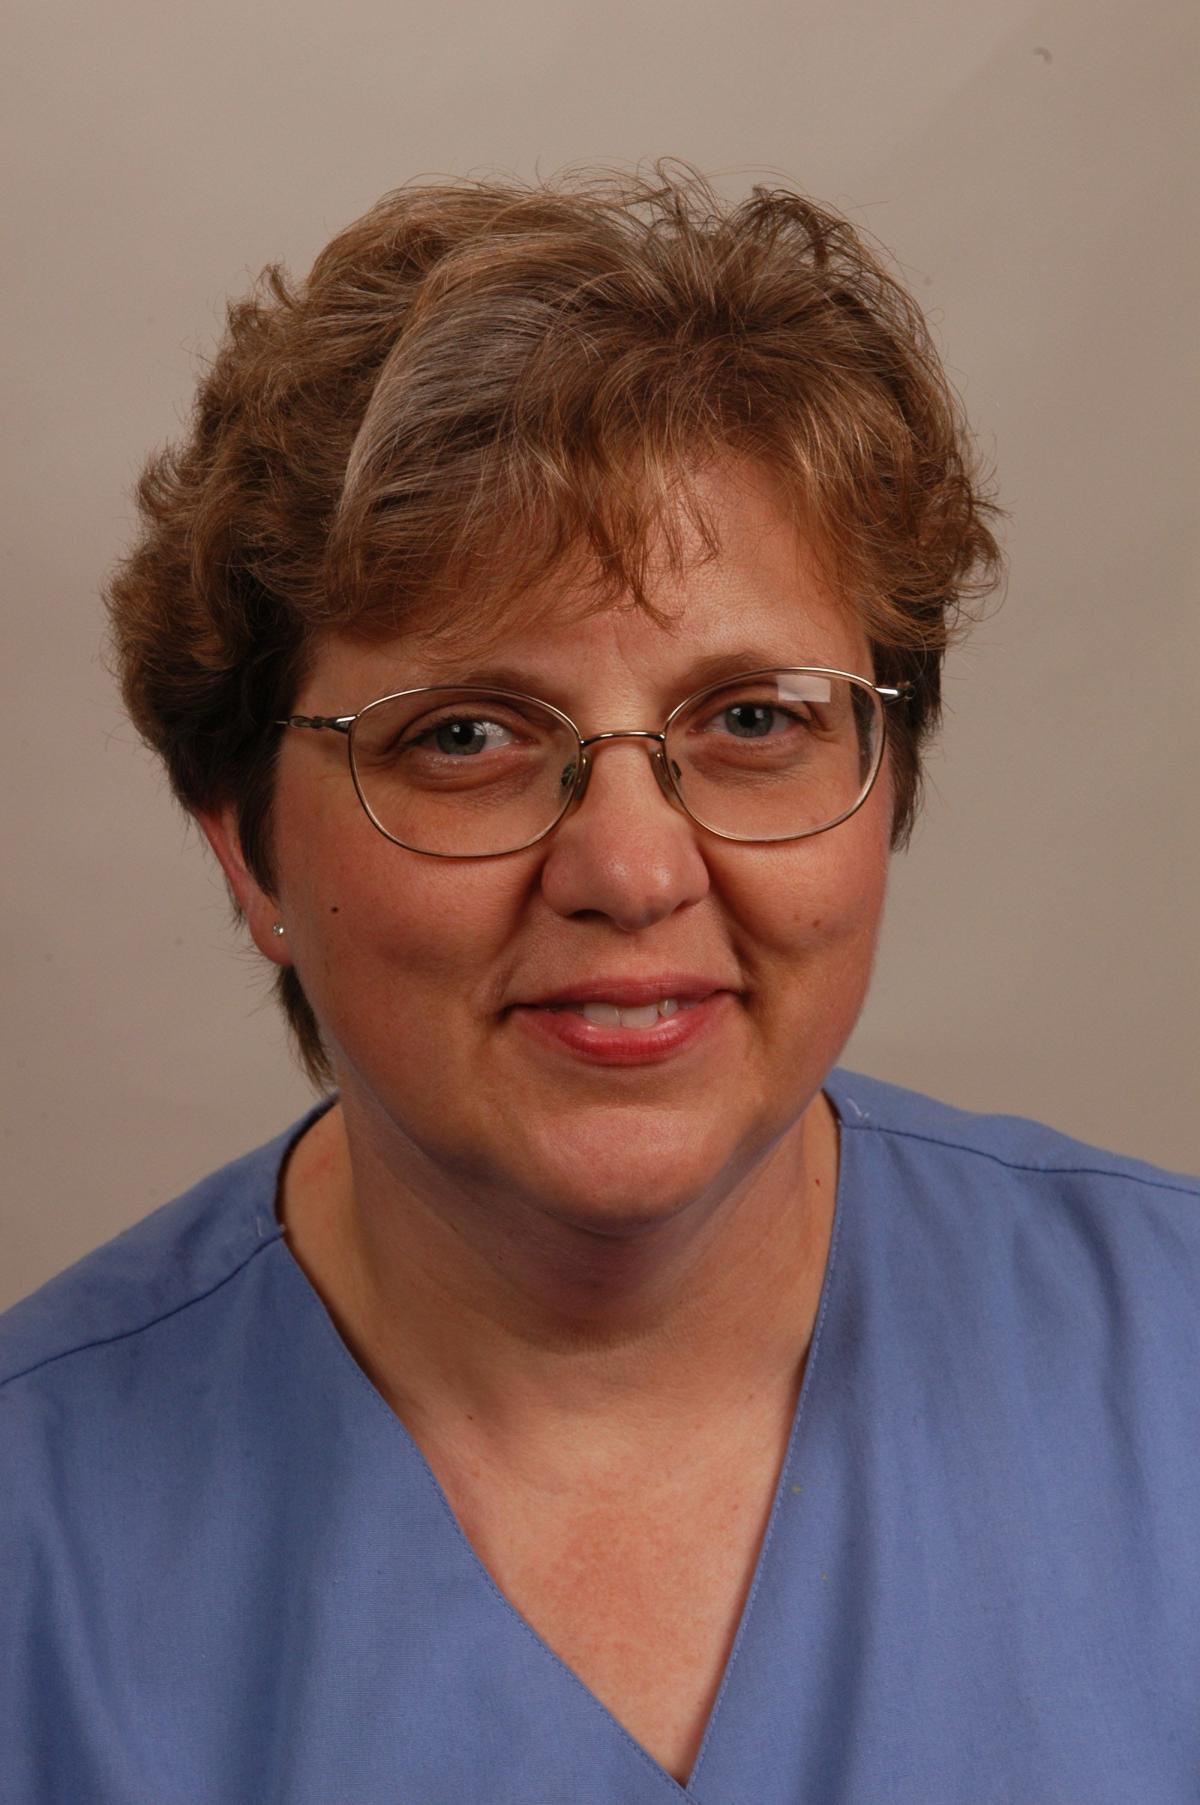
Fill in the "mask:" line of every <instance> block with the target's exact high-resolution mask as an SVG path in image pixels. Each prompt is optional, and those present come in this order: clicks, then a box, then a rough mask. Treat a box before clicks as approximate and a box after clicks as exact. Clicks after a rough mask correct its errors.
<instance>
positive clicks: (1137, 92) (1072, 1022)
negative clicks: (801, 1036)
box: [0, 0, 1200, 1304]
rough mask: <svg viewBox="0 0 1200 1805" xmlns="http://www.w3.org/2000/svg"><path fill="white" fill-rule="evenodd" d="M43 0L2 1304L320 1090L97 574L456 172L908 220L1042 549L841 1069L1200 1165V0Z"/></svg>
mask: <svg viewBox="0 0 1200 1805" xmlns="http://www.w3.org/2000/svg"><path fill="white" fill-rule="evenodd" d="M9 13H10V20H11V22H12V24H13V26H14V27H15V30H13V31H10V34H9V42H8V53H7V57H6V66H7V70H8V74H7V77H6V78H5V79H6V84H7V88H8V93H7V98H6V103H5V106H4V109H3V114H4V125H3V128H2V129H3V131H4V133H5V135H6V137H7V140H8V159H9V162H8V166H9V171H10V180H9V185H8V199H7V203H6V206H5V209H4V215H5V226H6V230H7V233H8V246H7V254H6V257H5V262H4V268H5V276H4V282H3V285H2V286H0V315H2V318H3V344H4V351H5V361H6V364H7V374H8V384H9V396H8V403H7V408H6V416H5V417H6V432H5V439H4V460H5V470H4V496H5V503H6V507H7V513H8V552H7V557H6V574H7V596H6V604H5V611H4V619H5V627H6V631H7V635H8V644H7V651H6V657H5V669H6V672H7V678H8V681H7V683H6V684H5V686H4V696H3V707H4V725H5V734H4V745H5V749H6V756H5V759H4V794H5V808H6V817H7V818H6V821H5V828H4V862H3V863H4V882H5V884H6V887H7V889H8V892H9V896H8V905H7V906H8V912H7V916H6V921H7V931H6V934H5V962H6V966H7V974H6V976H7V1002H6V1005H5V1013H4V1022H5V1027H6V1030H7V1051H8V1059H9V1064H8V1077H7V1085H6V1091H7V1102H8V1110H7V1121H6V1125H5V1167H6V1174H7V1180H8V1182H7V1186H6V1194H5V1197H4V1201H3V1210H4V1217H3V1221H2V1223H0V1236H2V1252H0V1304H2V1303H4V1302H7V1301H11V1300H12V1299H14V1298H16V1297H18V1296H20V1295H21V1294H22V1293H23V1292H25V1291H27V1290H29V1289H31V1288H32V1287H33V1286H34V1285H35V1284H37V1283H39V1282H40V1281H41V1280H43V1279H44V1278H46V1277H47V1276H49V1274H50V1273H52V1272H53V1271H55V1270H57V1269H58V1268H59V1267H61V1266H63V1265H65V1264H66V1263H67V1262H69V1261H70V1260H72V1259H74V1258H76V1257H77V1256H78V1255H80V1254H82V1253H84V1252H85V1251H86V1250H87V1249H88V1248H90V1247H92V1246H94V1245H96V1244H97V1243H99V1242H100V1241H102V1240H105V1239H107V1238H108V1237H109V1236H110V1235H112V1234H113V1233H115V1232H116V1231H117V1230H118V1229H120V1228H122V1227H123V1226H124V1225H125V1224H127V1223H129V1222H132V1221H133V1220H134V1219H135V1218H137V1217H139V1216H141V1215H144V1214H145V1213H146V1212H147V1211H148V1210H149V1209H151V1208H152V1207H154V1206H155V1205H156V1204H158V1203H161V1202H163V1201H165V1200H166V1199H168V1198H170V1197H172V1196H173V1195H175V1194H176V1193H177V1192H178V1191H180V1190H182V1189H183V1188H184V1187H185V1186H186V1185H188V1184H189V1183H191V1182H192V1181H193V1180H195V1179H196V1178H198V1177H200V1176H201V1175H202V1174H203V1173H205V1172H207V1171H209V1170H211V1169H212V1168H213V1167H215V1166H217V1165H220V1164H222V1163H224V1162H225V1161H226V1160H227V1159H230V1158H232V1157H233V1156H234V1155H236V1154H238V1153H241V1152H243V1151H244V1150H246V1149H247V1148H249V1147H251V1146H253V1145H256V1144H258V1143H259V1142H261V1141H263V1140H265V1139H266V1138H267V1137H268V1136H270V1135H273V1134H275V1133H276V1132H277V1131H279V1130H280V1129H282V1128H283V1127H285V1126H286V1125H287V1123H288V1122H289V1121H291V1120H292V1119H293V1118H294V1117H295V1116H297V1115H298V1114H299V1113H300V1112H301V1111H302V1110H303V1109H304V1108H305V1107H306V1105H307V1103H308V1102H309V1100H310V1096H311V1093H310V1091H309V1089H308V1087H307V1084H306V1082H305V1081H304V1079H303V1078H302V1077H301V1076H300V1074H299V1072H298V1070H297V1068H296V1067H295V1066H294V1065H293V1064H292V1062H291V1060H290V1058H289V1054H288V1051H287V1048H286V1045H285V1038H284V1033H283V1029H282V1025H281V1022H280V1020H279V1019H278V1018H277V1017H276V1014H275V1012H274V1009H273V1007H271V1005H270V1004H269V1003H268V1002H266V1001H264V999H265V998H266V996H267V990H268V986H267V979H266V976H265V973H263V974H262V975H260V964H259V961H258V960H257V957H256V956H255V955H254V954H253V953H252V952H249V951H246V950H244V949H242V950H240V949H239V943H238V941H237V939H236V937H235V935H234V934H233V932H232V931H231V929H230V926H229V922H228V910H227V905H226V900H225V894H224V890H223V886H222V882H221V880H220V878H219V875H218V872H217V870H216V867H215V865H214V863H213V862H212V860H211V858H210V856H209V855H208V853H207V851H206V850H204V849H202V844H201V841H200V837H199V834H198V832H197V831H196V830H195V829H193V828H190V827H189V826H187V825H186V824H185V822H184V821H183V819H182V817H181V816H180V815H179V813H178V812H177V811H176V809H175V807H174V805H173V803H172V802H171V800H170V797H169V795H168V793H167V790H166V786H165V783H164V781H163V779H162V777H161V776H160V774H159V771H158V769H157V768H156V766H155V764H154V763H153V761H152V760H151V758H150V757H149V755H148V754H147V753H146V752H145V751H144V750H143V749H142V748H141V746H140V745H139V743H138V741H137V739H136V737H135V735H134V733H133V730H132V729H131V728H130V727H129V725H128V724H127V723H126V722H125V721H124V719H123V717H122V714H121V711H120V707H119V704H118V701H117V697H116V692H115V686H114V684H113V681H112V679H111V677H110V676H109V674H108V672H107V671H106V669H105V665H104V662H103V657H104V654H103V646H102V640H103V618H102V612H101V606H100V601H99V591H100V585H101V583H102V581H103V579H104V576H105V574H106V572H107V570H108V569H109V567H110V566H111V564H112V562H113V560H114V559H115V558H116V557H117V556H118V555H119V554H120V553H121V551H122V550H123V549H124V548H125V547H126V545H127V544H128V542H129V537H130V533H131V529H132V525H133V508H132V504H131V501H130V492H131V489H132V485H133V483H134V481H135V479H136V475H137V472H138V469H139V466H140V464H141V461H142V459H143V457H144V455H145V454H146V453H147V451H148V450H149V449H151V448H152V447H154V446H157V445H159V444H161V443H162V442H163V441H165V440H167V439H169V438H172V437H174V436H176V435H177V434H178V432H179V431H180V429H181V426H182V423H183V421H184V419H185V417H186V412H187V408H188V404H189V398H190V395H191V392H192V389H193V385H194V382H195V379H196V375H197V373H198V370H199V367H200V360H201V359H202V358H203V356H204V355H205V354H206V353H207V352H208V351H210V350H211V347H212V345H213V343H214V340H215V338H216V336H217V335H218V332H219V330H220V326H221V321H222V314H223V304H224V298H225V297H226V295H228V294H230V293H236V292H239V291H242V290H244V289H245V287H246V286H247V284H248V282H249V280H250V278H251V277H252V275H253V274H255V273H256V272H257V271H258V269H259V268H260V267H261V266H262V265H263V264H264V263H265V262H267V261H268V260H272V259H276V258H282V259H283V260H284V261H285V262H287V263H288V264H289V265H290V266H291V268H292V269H293V270H295V271H298V272H299V271H304V270H306V269H307V267H308V265H309V263H310V262H311V259H312V257H313V256H314V254H315V253H316V251H317V250H318V249H319V248H320V247H321V245H322V244H323V243H325V241H326V240H327V239H328V238H329V237H330V236H331V235H332V234H333V233H334V232H335V231H336V230H338V229H339V228H341V227H342V226H344V225H346V224H347V223H349V221H350V220H352V219H353V218H355V217H356V215H358V214H359V213H361V212H363V211H364V210H365V209H366V208H367V207H368V206H369V205H370V204H371V203H372V202H373V201H374V200H376V199H377V197H378V196H379V195H380V194H382V193H383V192H384V191H385V190H387V189H389V188H392V187H396V186H398V185H399V184H401V183H402V182H404V181H407V180H409V179H411V178H413V177H416V176H420V175H429V174H438V173H442V174H449V175H489V174H499V175H503V174H506V173H511V174H515V175H516V176H519V177H523V178H528V177H531V176H535V175H537V174H543V175H546V174H552V173H554V172H556V171H558V170H559V169H561V168H562V167H563V166H565V165H569V164H578V163H582V162H587V163H591V162H601V163H609V164H617V165H620V166H622V167H625V168H628V167H630V166H631V165H635V164H637V163H638V162H642V161H645V160H647V159H652V158H655V157H660V156H679V157H683V158H686V159H688V160H689V161H691V162H693V163H695V164H697V165H698V166H699V167H700V168H701V169H703V170H705V171H706V172H708V173H710V174H711V175H713V176H714V177H715V178H716V180H717V183H718V186H719V187H720V188H721V189H722V191H723V192H725V193H727V194H729V195H731V196H738V195H741V194H743V193H745V192H746V190H747V189H748V187H749V186H750V184H751V183H752V182H753V181H755V180H766V181H768V182H771V181H778V182H786V183H789V184H792V185H795V186H797V187H799V188H802V189H804V190H807V191H808V192H810V193H811V194H813V195H814V196H815V197H816V198H818V199H820V200H824V201H827V202H830V203H832V204H833V205H834V206H837V207H839V208H841V209H842V210H843V211H845V212H847V213H848V214H849V215H850V217H851V218H852V219H853V220H854V221H855V222H856V223H857V224H858V225H860V226H862V227H864V228H866V229H867V230H868V231H869V232H870V233H871V234H872V235H873V236H874V237H875V238H876V239H877V240H879V241H881V242H882V244H883V245H884V246H886V247H887V248H888V249H889V250H890V251H891V252H892V253H893V254H894V256H895V259H896V261H897V263H898V265H899V268H900V271H901V273H902V274H903V276H904V277H905V278H906V280H907V282H908V283H909V285H910V286H911V288H912V289H913V291H914V292H915V294H916V295H917V297H918V299H919V300H920V302H921V303H922V305H923V306H924V307H925V309H926V311H927V313H928V315H929V317H930V319H931V322H932V324H933V328H934V332H935V335H936V338H937V340H938V343H939V346H940V348H941V351H942V354H943V356H944V358H945V360H946V363H947V365H948V368H949V371H950V374H951V378H952V380H953V381H954V383H955V384H956V386H957V387H958V389H959V390H960V392H961V393H962V395H963V396H964V398H965V401H966V405H967V409H968V412H969V415H970V417H971V420H972V422H973V425H974V428H975V430H976V432H977V434H978V437H979V440H980V443H981V447H982V450H983V453H984V456H985V458H986V459H987V460H988V461H989V462H990V463H992V464H994V466H995V468H996V472H997V475H998V479H999V493H1000V498H1001V500H1002V501H1003V502H1004V504H1005V505H1006V507H1007V508H1008V509H1009V511H1010V516H1011V518H1010V520H1009V523H1008V525H1007V528H1006V533H1005V537H1006V541H1007V547H1008V553H1009V559H1010V575H1009V581H1008V588H1007V595H1006V598H1005V600H1004V601H1003V603H1002V605H999V606H993V608H992V610H991V611H990V613H989V615H988V617H987V618H986V620H985V622H984V624H983V625H982V626H980V627H979V628H977V630H976V631H975V633H974V635H973V636H972V637H971V638H970V639H969V640H968V641H967V643H966V645H965V646H964V647H963V648H962V649H961V650H959V651H957V652H956V653H955V654H954V655H953V656H952V659H951V662H950V665H949V670H948V675H947V704H948V706H947V719H946V725H945V731H944V735H943V738H942V741H941V744H940V746H939V748H938V749H937V750H936V751H935V752H934V753H933V755H932V757H931V760H930V765H929V783H928V794H927V801H926V807H925V812H924V817H923V820H922V822H921V824H920V826H919V828H918V831H917V834H916V837H915V840H914V843H913V846H912V848H911V850H910V851H909V852H907V853H906V854H904V855H903V856H901V857H900V858H898V859H897V860H896V862H895V867H894V876H893V890H892V896H891V902H890V913H889V918H888V924H887V929H886V934H885V939H884V944H883V948H882V952H881V956H880V960H879V966H878V971H877V975H876V980H875V985H874V990H873V994H872V996H871V999H870V1002H869V1004H868V1007H867V1011H866V1014H865V1016H864V1018H863V1020H862V1023H861V1025H860V1027H859V1028H858V1030H857V1032H856V1033H855V1035H854V1038H853V1041H852V1043H851V1045H850V1047H849V1048H848V1050H847V1052H846V1055H845V1057H844V1061H843V1063H846V1064H849V1065H852V1066H857V1067H859V1068H860V1069H862V1070H864V1071H867V1072H871V1073H874V1074H876V1075H878V1076H880V1077H883V1078H888V1079H892V1080H895V1081H897V1082H900V1083H902V1084H907V1085H910V1086H912V1087H914V1088H917V1089H922V1090H927V1091H930V1092H933V1093H934V1094H936V1095H937V1096H940V1097H942V1098H945V1099H947V1100H948V1101H950V1102H953V1103H957V1104H960V1105H963V1106H965V1107H968V1108H975V1109H989V1110H1002V1111H1008V1112H1013V1113H1018V1114H1024V1115H1031V1116H1035V1117H1038V1118H1041V1119H1043V1120H1045V1121H1048V1122H1050V1123H1051V1124H1053V1125H1054V1126H1056V1127H1058V1128H1061V1129H1064V1130H1066V1131H1067V1132H1068V1133H1071V1134H1075V1135H1078V1136H1080V1137H1082V1138H1083V1139H1085V1140H1091V1141H1095V1142H1099V1143H1100V1144H1101V1145H1103V1146H1106V1147H1111V1148H1116V1149H1118V1150H1121V1151H1125V1152H1129V1153H1134V1154H1140V1155H1142V1156H1143V1157H1145V1158H1148V1159H1152V1160H1155V1161H1157V1162H1159V1163H1162V1164H1165V1165H1174V1166H1179V1167H1184V1168H1194V1167H1196V1166H1198V1165H1200V1108H1198V1107H1197V1102H1198V1098H1197V1090H1198V1088H1200V1087H1198V1085H1197V1077H1198V1067H1200V1060H1198V1058H1197V1051H1198V1043H1197V1032H1198V1031H1197V1021H1198V1019H1200V1011H1198V1009H1197V1002H1198V1000H1200V999H1198V997H1197V964H1196V960H1197V954H1196V948H1195V939H1196V922H1197V906H1196V899H1197V894H1198V892H1200V885H1198V883H1197V877H1198V871H1197V854H1196V845H1197V839H1198V837H1200V836H1198V834H1197V825H1198V823H1197V810H1196V800H1195V799H1196V791H1197V782H1196V778H1197V763H1196V761H1197V751H1196V748H1197V740H1198V732H1197V723H1198V720H1200V709H1198V706H1197V700H1196V698H1197V693H1198V689H1200V636H1198V634H1197V628H1196V618H1197V616H1196V595H1195V580H1194V579H1195V569H1196V525H1195V523H1196V518H1197V510H1196V505H1195V500H1194V495H1195V487H1196V474H1197V468H1196V420H1197V418H1198V417H1200V409H1198V407H1197V402H1198V400H1200V396H1198V395H1197V385H1196V380H1195V377H1196V365H1195V357H1194V298H1195V287H1194V275H1195V261H1194V256H1195V254H1194V252H1193V251H1192V250H1191V249H1190V246H1191V245H1192V244H1193V243H1194V240H1195V230H1194V227H1195V220H1194V214H1193V208H1192V184H1191V171H1192V169H1193V167H1194V164H1195V153H1196V150H1197V148H1198V147H1197V145H1196V142H1195V135H1194V127H1193V124H1192V122H1191V115H1192V103H1193V99H1194V87H1195V72H1196V59H1195V41H1194V35H1193V30H1194V9H1193V6H1192V4H1191V0H1156V4H1154V5H1153V6H1152V7H1132V6H1128V5H1123V6H1117V5H1115V4H1105V3H1101V4H1098V3H1097V0H1052V3H1050V4H1046V5H1040V6H1026V5H1020V4H1018V5H1013V4H1012V0H905V4H903V5H901V4H899V3H898V0H836V3H835V0H807V3H805V0H800V3H799V4H798V3H797V0H741V3H740V4H738V5H736V6H734V5H732V4H726V5H716V6H714V5H707V6H706V5H703V4H701V5H697V4H695V0H689V3H687V4H685V3H684V0H638V3H637V4H633V0H607V3H604V4H594V3H593V4H587V5H585V4H581V0H508V3H507V4H504V5H501V4H499V3H498V0H490V3H488V4H481V3H480V0H462V3H460V4H450V5H437V6H435V5H433V4H432V3H431V0H416V3H415V4H411V5H406V6H396V5H395V4H392V3H391V0H349V4H348V5H346V6H344V7H340V8H335V7H331V6H329V5H327V4H325V3H324V0H321V3H320V4H318V0H300V3H299V4H295V5H290V6H289V5H286V4H284V3H283V0H258V3H257V4H256V5H254V6H252V7H246V6H244V5H241V4H238V5H234V4H233V3H232V0H209V4H208V5H206V6H204V7H182V6H178V7H165V8H164V7H163V6H161V5H160V4H158V3H157V0H113V3H110V4H108V5H105V6H102V7H100V6H86V5H84V4H82V0H15V4H14V5H12V6H10V9H9ZM1189 301H1190V302H1191V305H1189Z"/></svg>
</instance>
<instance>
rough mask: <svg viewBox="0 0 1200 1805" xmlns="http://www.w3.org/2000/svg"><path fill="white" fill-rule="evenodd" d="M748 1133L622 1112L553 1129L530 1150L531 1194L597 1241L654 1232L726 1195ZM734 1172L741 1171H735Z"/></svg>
mask: <svg viewBox="0 0 1200 1805" xmlns="http://www.w3.org/2000/svg"><path fill="white" fill-rule="evenodd" d="M747 1141H748V1136H747V1133H746V1131H745V1127H744V1125H738V1124H734V1123H722V1124H716V1125H714V1124H713V1123H712V1122H711V1121H710V1122H708V1123H704V1124H702V1123H700V1122H699V1121H697V1120H696V1118H695V1117H694V1116H693V1115H692V1113H691V1112H690V1111H685V1112H682V1113H680V1112H669V1111H666V1110H662V1109H657V1110H636V1109H631V1108H629V1107H628V1106H626V1107H625V1108H623V1109H615V1110H604V1111H601V1112H593V1113H592V1115H591V1119H590V1120H588V1119H584V1120H580V1119H579V1118H576V1119H575V1120H574V1121H573V1122H572V1123H571V1124H570V1127H569V1129H568V1130H567V1132H565V1133H563V1132H555V1131H554V1128H553V1127H551V1128H550V1129H549V1130H548V1132H547V1137H546V1139H545V1140H544V1141H543V1142H542V1143H541V1145H537V1144H536V1141H535V1144H534V1145H531V1146H529V1147H528V1149H527V1153H528V1161H529V1166H528V1170H529V1172H530V1174H531V1175H532V1174H533V1173H534V1172H536V1174H537V1177H536V1179H535V1180H534V1182H533V1184H532V1185H531V1186H530V1190H531V1191H533V1192H535V1193H536V1194H537V1196H538V1201H539V1204H540V1207H541V1208H542V1209H544V1210H545V1212H546V1214H547V1215H550V1216H553V1217H554V1218H555V1219H556V1220H558V1221H560V1222H569V1223H573V1224H575V1225H576V1226H578V1227H579V1228H584V1229H590V1230H592V1231H594V1232H596V1233H599V1234H608V1235H628V1234H635V1233H641V1232H644V1231H647V1230H650V1229H653V1228H654V1227H656V1226H657V1225H658V1224H660V1223H665V1222H669V1221H671V1220H673V1219H674V1218H675V1217H677V1216H679V1215H680V1214H681V1212H683V1211H686V1210H688V1209H689V1208H695V1207H701V1206H703V1204H704V1203H705V1201H706V1199H709V1198H713V1197H714V1196H717V1195H720V1194H722V1193H723V1192H724V1190H725V1189H726V1188H727V1186H728V1185H729V1184H732V1183H735V1182H736V1181H737V1179H738V1178H739V1177H740V1176H741V1170H742V1168H743V1166H744V1165H746V1164H748V1163H750V1162H749V1161H748V1160H747ZM735 1166H736V1168H737V1169H736V1170H734V1168H735Z"/></svg>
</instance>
